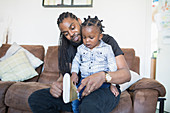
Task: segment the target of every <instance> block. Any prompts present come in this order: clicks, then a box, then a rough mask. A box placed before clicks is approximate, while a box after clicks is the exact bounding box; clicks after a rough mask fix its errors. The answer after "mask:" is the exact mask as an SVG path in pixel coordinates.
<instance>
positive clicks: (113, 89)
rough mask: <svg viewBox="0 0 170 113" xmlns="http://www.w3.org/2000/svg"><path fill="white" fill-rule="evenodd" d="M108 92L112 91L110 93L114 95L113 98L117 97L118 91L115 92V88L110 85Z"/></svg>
mask: <svg viewBox="0 0 170 113" xmlns="http://www.w3.org/2000/svg"><path fill="white" fill-rule="evenodd" d="M110 90H111V91H112V93H113V94H114V95H115V97H117V96H118V95H119V91H118V90H117V88H116V86H114V85H111V86H110Z"/></svg>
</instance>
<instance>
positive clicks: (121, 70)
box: [78, 55, 130, 96]
mask: <svg viewBox="0 0 170 113" xmlns="http://www.w3.org/2000/svg"><path fill="white" fill-rule="evenodd" d="M116 63H117V68H118V70H117V71H115V72H109V74H110V75H111V77H112V79H111V81H110V83H113V84H122V83H125V82H128V81H130V72H129V67H128V65H127V63H126V60H125V58H124V56H123V55H118V56H116ZM104 82H106V80H105V73H104V72H99V73H95V74H93V75H90V76H88V77H86V78H85V79H83V80H82V81H81V85H80V86H79V88H78V91H79V92H80V91H81V90H82V88H83V87H84V86H86V88H85V89H84V91H83V94H82V96H87V95H88V94H90V92H92V91H94V90H96V89H98V88H99V87H100V86H101V85H102V84H103V83H104Z"/></svg>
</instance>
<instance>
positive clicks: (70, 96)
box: [63, 73, 78, 103]
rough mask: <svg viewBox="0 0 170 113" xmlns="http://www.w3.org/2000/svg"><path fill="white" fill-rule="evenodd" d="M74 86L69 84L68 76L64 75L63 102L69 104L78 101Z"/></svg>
mask: <svg viewBox="0 0 170 113" xmlns="http://www.w3.org/2000/svg"><path fill="white" fill-rule="evenodd" d="M76 91H77V88H76V86H75V85H74V84H73V83H72V82H71V80H70V75H69V74H68V73H66V74H65V75H64V77H63V101H64V103H69V102H71V101H73V100H76V99H78V96H77V95H78V94H77V92H76Z"/></svg>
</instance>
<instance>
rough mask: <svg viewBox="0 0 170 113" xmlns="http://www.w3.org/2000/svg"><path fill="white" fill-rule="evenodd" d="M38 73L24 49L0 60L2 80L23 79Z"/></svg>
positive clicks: (0, 76)
mask: <svg viewBox="0 0 170 113" xmlns="http://www.w3.org/2000/svg"><path fill="white" fill-rule="evenodd" d="M36 75H38V73H37V72H36V71H35V69H34V68H33V67H32V65H31V64H30V62H29V60H28V58H27V56H26V54H25V52H24V51H21V52H17V53H16V54H14V55H13V56H11V57H8V58H7V59H5V60H3V61H1V62H0V78H1V80H2V81H24V80H28V79H30V78H32V77H34V76H36Z"/></svg>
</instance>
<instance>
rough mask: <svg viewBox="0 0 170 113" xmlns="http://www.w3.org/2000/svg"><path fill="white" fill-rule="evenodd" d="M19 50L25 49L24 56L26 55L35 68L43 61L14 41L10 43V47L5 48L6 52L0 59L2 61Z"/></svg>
mask: <svg viewBox="0 0 170 113" xmlns="http://www.w3.org/2000/svg"><path fill="white" fill-rule="evenodd" d="M20 51H25V53H26V56H27V57H28V59H29V61H30V63H31V65H32V66H33V67H34V69H36V68H37V67H39V66H40V65H41V64H42V63H43V61H41V60H40V59H39V58H37V57H35V56H34V55H33V54H32V53H30V52H29V51H28V50H26V49H24V48H23V47H21V46H20V45H18V44H17V43H16V42H14V43H13V44H12V45H11V47H10V48H9V49H8V50H7V52H6V54H5V55H4V56H3V57H2V58H0V61H3V60H5V59H7V58H9V57H11V56H12V55H14V54H16V53H17V52H20Z"/></svg>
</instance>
